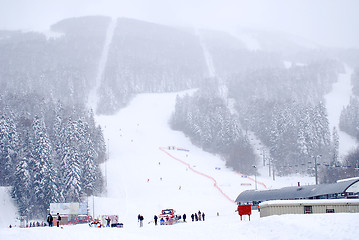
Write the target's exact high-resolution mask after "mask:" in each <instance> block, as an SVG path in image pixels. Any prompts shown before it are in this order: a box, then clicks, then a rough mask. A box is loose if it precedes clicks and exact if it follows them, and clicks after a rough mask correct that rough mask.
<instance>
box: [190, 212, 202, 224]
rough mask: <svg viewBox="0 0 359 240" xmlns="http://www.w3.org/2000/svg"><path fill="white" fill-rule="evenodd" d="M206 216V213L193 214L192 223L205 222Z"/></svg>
mask: <svg viewBox="0 0 359 240" xmlns="http://www.w3.org/2000/svg"><path fill="white" fill-rule="evenodd" d="M205 216H206V215H205V214H204V212H202V213H201V211H198V213H194V214H193V213H192V214H191V219H192V222H194V221H204V219H205Z"/></svg>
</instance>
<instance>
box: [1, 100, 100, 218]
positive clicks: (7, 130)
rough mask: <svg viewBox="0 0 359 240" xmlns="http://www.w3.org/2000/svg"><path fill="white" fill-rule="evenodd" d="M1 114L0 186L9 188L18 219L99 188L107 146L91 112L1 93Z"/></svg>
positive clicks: (40, 214)
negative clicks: (50, 204)
mask: <svg viewBox="0 0 359 240" xmlns="http://www.w3.org/2000/svg"><path fill="white" fill-rule="evenodd" d="M0 112H1V116H0V148H1V151H0V152H1V156H0V161H1V163H0V164H1V166H4V167H3V168H2V170H1V172H0V184H1V185H2V186H12V187H13V190H12V195H13V197H14V198H15V199H16V202H17V203H18V206H19V213H20V214H21V215H24V216H32V217H36V216H42V215H43V214H44V213H45V212H46V211H47V208H48V206H49V203H50V202H63V201H67V202H71V201H79V200H80V198H81V197H83V196H85V195H92V194H98V193H100V192H101V191H102V190H103V180H102V174H101V172H100V169H99V164H100V163H102V162H103V161H105V157H106V146H105V142H104V138H103V135H102V130H101V128H100V127H99V126H96V125H95V122H94V116H93V114H92V112H88V111H87V110H86V109H85V108H84V107H83V106H82V105H77V106H66V105H63V104H62V103H61V102H60V101H57V102H54V101H51V100H50V99H45V98H43V97H42V96H39V95H36V94H27V95H20V94H18V95H13V94H5V95H1V102H0Z"/></svg>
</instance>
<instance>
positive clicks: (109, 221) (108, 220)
mask: <svg viewBox="0 0 359 240" xmlns="http://www.w3.org/2000/svg"><path fill="white" fill-rule="evenodd" d="M106 221H107V225H106V227H110V223H111V218H110V216H108V217H107V218H106Z"/></svg>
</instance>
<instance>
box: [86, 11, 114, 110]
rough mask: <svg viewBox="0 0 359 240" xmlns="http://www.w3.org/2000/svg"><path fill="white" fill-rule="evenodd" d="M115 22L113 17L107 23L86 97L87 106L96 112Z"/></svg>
mask: <svg viewBox="0 0 359 240" xmlns="http://www.w3.org/2000/svg"><path fill="white" fill-rule="evenodd" d="M116 22H117V20H116V19H115V18H113V19H112V20H111V22H110V24H109V25H108V28H107V32H106V38H105V43H104V46H103V50H102V54H101V57H100V61H99V64H98V69H97V74H96V79H95V85H94V87H93V88H92V90H91V92H90V94H89V98H88V106H89V107H90V108H92V109H93V110H94V112H96V109H97V103H98V95H97V94H98V91H99V88H100V86H101V81H102V78H103V73H104V71H105V68H106V63H107V59H108V53H109V49H110V45H111V41H112V37H113V33H114V32H115V28H116Z"/></svg>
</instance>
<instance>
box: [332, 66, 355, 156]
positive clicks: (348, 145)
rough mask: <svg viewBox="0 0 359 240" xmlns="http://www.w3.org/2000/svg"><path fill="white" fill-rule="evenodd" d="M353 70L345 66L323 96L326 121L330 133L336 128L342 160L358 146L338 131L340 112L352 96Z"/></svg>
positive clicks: (353, 140) (353, 139)
mask: <svg viewBox="0 0 359 240" xmlns="http://www.w3.org/2000/svg"><path fill="white" fill-rule="evenodd" d="M352 74H353V69H351V68H349V67H348V66H347V65H346V66H345V72H344V73H341V74H339V77H338V81H337V82H336V83H334V84H333V88H332V91H331V92H330V93H328V94H327V95H326V96H325V101H326V107H327V109H328V120H329V126H330V131H333V127H336V129H337V130H338V134H339V157H340V158H341V160H342V158H343V157H344V156H345V155H347V154H348V152H350V151H351V150H353V149H355V148H356V147H357V146H358V142H357V141H356V140H355V138H354V137H352V136H350V135H348V134H347V133H345V132H343V131H340V130H339V119H340V114H341V111H342V109H343V108H344V107H347V106H348V105H349V102H350V97H351V96H352V87H353V86H352V84H351V76H352Z"/></svg>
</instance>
